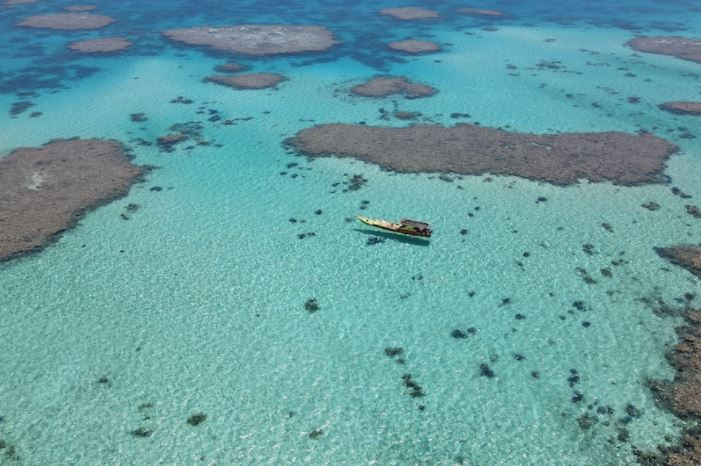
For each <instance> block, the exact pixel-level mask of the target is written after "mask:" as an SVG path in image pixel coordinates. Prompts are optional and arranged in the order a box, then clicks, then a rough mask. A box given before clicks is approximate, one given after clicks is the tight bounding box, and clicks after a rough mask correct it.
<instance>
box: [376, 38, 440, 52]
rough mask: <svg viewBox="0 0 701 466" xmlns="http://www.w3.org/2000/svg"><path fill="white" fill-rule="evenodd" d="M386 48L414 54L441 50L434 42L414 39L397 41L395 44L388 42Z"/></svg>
mask: <svg viewBox="0 0 701 466" xmlns="http://www.w3.org/2000/svg"><path fill="white" fill-rule="evenodd" d="M387 47H389V48H391V49H392V50H399V51H400V52H407V53H414V54H419V53H431V52H438V51H439V50H441V46H440V45H438V44H437V43H435V42H430V41H426V40H416V39H407V40H399V41H396V42H390V43H389V44H387Z"/></svg>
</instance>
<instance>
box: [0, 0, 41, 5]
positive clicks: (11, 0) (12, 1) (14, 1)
mask: <svg viewBox="0 0 701 466" xmlns="http://www.w3.org/2000/svg"><path fill="white" fill-rule="evenodd" d="M38 1H39V0H5V1H4V2H2V4H3V5H7V6H12V5H24V4H27V3H36V2H38Z"/></svg>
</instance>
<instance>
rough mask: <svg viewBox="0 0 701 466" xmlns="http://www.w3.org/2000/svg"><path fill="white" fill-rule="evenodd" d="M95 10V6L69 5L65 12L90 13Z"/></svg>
mask: <svg viewBox="0 0 701 466" xmlns="http://www.w3.org/2000/svg"><path fill="white" fill-rule="evenodd" d="M95 8H97V7H96V6H95V5H71V6H67V7H66V8H65V10H66V11H74V12H76V11H78V12H79V11H92V10H94V9H95Z"/></svg>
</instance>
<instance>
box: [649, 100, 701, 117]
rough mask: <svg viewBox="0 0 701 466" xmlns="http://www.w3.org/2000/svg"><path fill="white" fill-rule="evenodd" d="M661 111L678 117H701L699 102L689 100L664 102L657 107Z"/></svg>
mask: <svg viewBox="0 0 701 466" xmlns="http://www.w3.org/2000/svg"><path fill="white" fill-rule="evenodd" d="M659 107H660V108H661V109H662V110H666V111H668V112H670V113H676V114H678V115H701V102H697V101H690V100H678V101H674V102H665V103H662V104H660V105H659Z"/></svg>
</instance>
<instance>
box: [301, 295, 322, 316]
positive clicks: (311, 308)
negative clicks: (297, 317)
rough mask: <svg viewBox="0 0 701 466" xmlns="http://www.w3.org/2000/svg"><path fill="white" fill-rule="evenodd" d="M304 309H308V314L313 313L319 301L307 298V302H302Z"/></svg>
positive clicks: (317, 308) (318, 307)
mask: <svg viewBox="0 0 701 466" xmlns="http://www.w3.org/2000/svg"><path fill="white" fill-rule="evenodd" d="M304 309H306V310H307V311H309V313H310V314H313V313H315V312H316V311H318V310H319V309H321V307H320V306H319V303H318V302H317V300H316V298H309V299H308V300H307V302H305V303H304Z"/></svg>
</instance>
